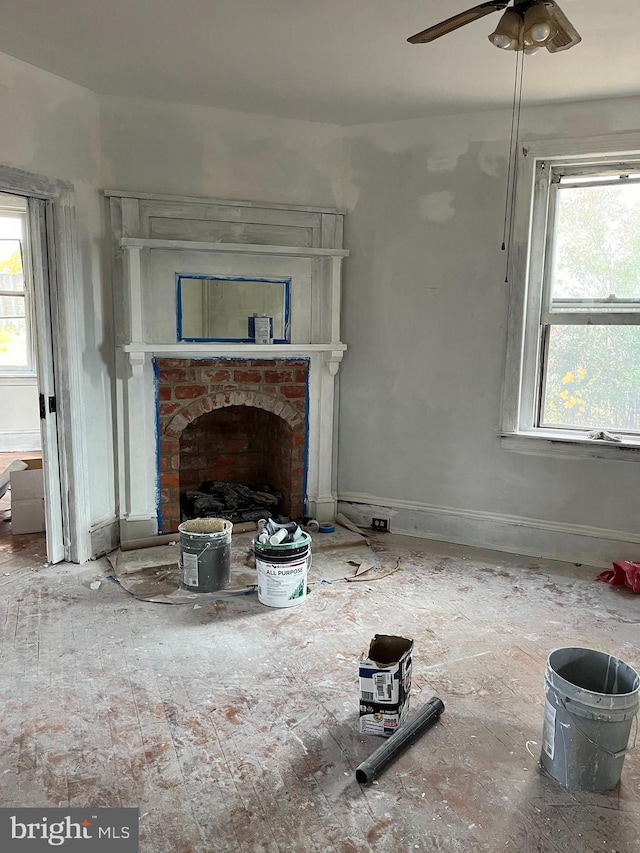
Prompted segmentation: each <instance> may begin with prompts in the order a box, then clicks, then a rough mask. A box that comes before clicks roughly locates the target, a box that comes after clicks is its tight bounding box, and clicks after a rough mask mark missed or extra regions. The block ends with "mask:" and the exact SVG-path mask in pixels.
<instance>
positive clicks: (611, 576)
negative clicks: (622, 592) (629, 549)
mask: <svg viewBox="0 0 640 853" xmlns="http://www.w3.org/2000/svg"><path fill="white" fill-rule="evenodd" d="M598 579H599V580H601V581H604V582H605V583H610V584H612V585H613V586H622V585H624V586H627V587H629V589H630V590H631V592H635V594H636V595H640V563H632V562H630V561H628V560H620V562H618V563H613V570H612V569H607V570H606V571H605V572H601V573H600V574H599V575H598Z"/></svg>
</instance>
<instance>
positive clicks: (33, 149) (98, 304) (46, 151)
mask: <svg viewBox="0 0 640 853" xmlns="http://www.w3.org/2000/svg"><path fill="white" fill-rule="evenodd" d="M0 80H1V81H2V82H1V84H0V114H1V115H2V133H1V134H0V164H2V165H3V166H10V167H13V168H18V169H24V170H26V171H28V172H34V173H36V174H38V175H43V176H46V177H48V178H52V179H58V180H66V181H70V182H71V183H72V184H73V187H74V192H75V201H76V226H77V230H76V237H77V255H78V282H77V283H78V299H79V301H80V304H81V310H82V314H83V316H84V318H85V323H84V326H83V328H82V329H80V330H79V334H80V336H81V341H82V347H83V374H84V398H85V406H86V414H87V424H86V443H87V455H88V460H89V478H90V484H89V485H90V502H91V518H92V520H93V521H94V522H96V523H99V521H100V520H101V519H104V518H109V517H111V518H113V517H114V500H115V498H114V482H115V478H114V470H113V469H114V460H113V439H112V426H111V422H112V411H111V377H112V374H113V352H112V350H113V347H112V343H111V340H112V321H111V299H110V293H109V286H108V283H107V279H106V278H105V276H104V275H103V274H102V265H103V263H104V260H103V259H104V254H103V246H104V239H103V237H102V234H103V213H102V201H101V197H100V192H99V190H100V187H101V183H102V179H101V150H100V110H99V103H98V98H97V97H96V95H94V94H93V93H92V92H89V91H88V90H87V89H84V88H82V87H81V86H76V85H75V84H73V83H69V82H67V81H66V80H62V79H61V78H59V77H56V76H55V75H53V74H49V73H47V72H44V71H41V70H39V69H37V68H33V67H32V66H30V65H27V64H26V63H24V62H20V61H18V60H16V59H13V58H12V57H9V56H6V55H4V54H0Z"/></svg>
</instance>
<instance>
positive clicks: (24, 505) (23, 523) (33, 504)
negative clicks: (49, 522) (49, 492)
mask: <svg viewBox="0 0 640 853" xmlns="http://www.w3.org/2000/svg"><path fill="white" fill-rule="evenodd" d="M45 529H46V524H45V516H44V498H31V499H29V500H26V501H14V500H12V501H11V533H12V534H13V535H20V534H21V533H42V532H43V531H44V530H45Z"/></svg>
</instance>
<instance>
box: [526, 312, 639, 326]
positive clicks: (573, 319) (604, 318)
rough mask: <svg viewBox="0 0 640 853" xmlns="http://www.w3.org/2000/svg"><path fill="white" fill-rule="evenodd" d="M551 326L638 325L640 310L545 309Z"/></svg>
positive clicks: (544, 317)
mask: <svg viewBox="0 0 640 853" xmlns="http://www.w3.org/2000/svg"><path fill="white" fill-rule="evenodd" d="M541 322H542V323H543V324H546V325H549V326H555V325H561V326H638V325H640V311H544V312H543V314H542V318H541Z"/></svg>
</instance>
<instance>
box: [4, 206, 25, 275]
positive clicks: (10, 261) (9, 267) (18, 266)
mask: <svg viewBox="0 0 640 853" xmlns="http://www.w3.org/2000/svg"><path fill="white" fill-rule="evenodd" d="M5 222H6V220H5V219H0V226H1V225H2V224H4V223H5ZM0 290H18V291H20V290H24V276H23V270H22V250H21V247H20V240H5V239H4V238H0Z"/></svg>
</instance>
